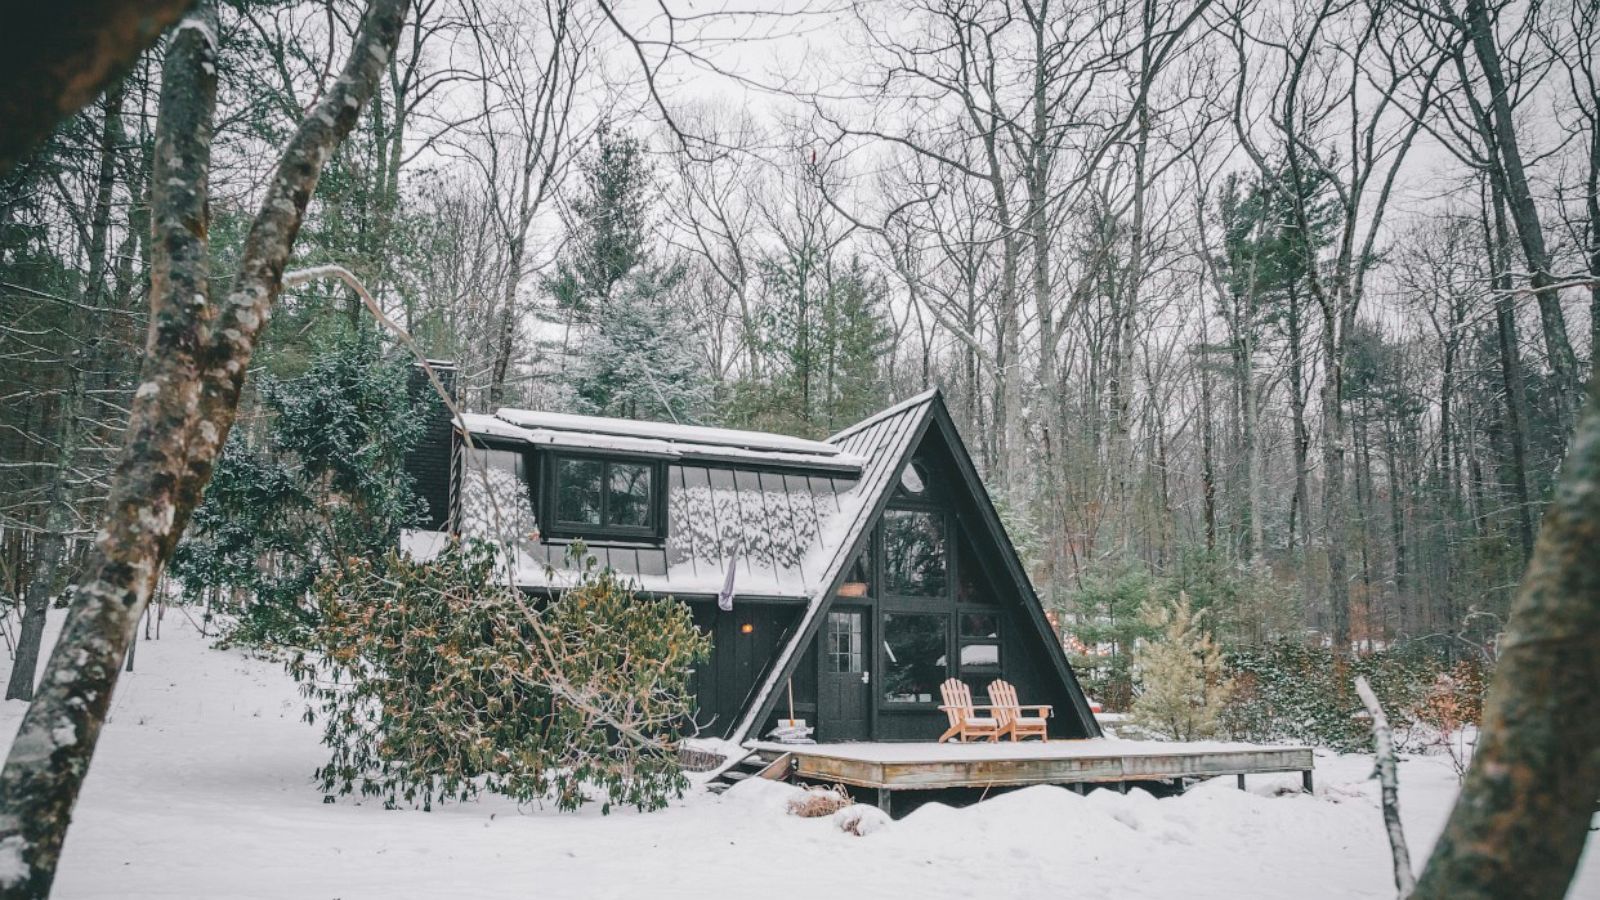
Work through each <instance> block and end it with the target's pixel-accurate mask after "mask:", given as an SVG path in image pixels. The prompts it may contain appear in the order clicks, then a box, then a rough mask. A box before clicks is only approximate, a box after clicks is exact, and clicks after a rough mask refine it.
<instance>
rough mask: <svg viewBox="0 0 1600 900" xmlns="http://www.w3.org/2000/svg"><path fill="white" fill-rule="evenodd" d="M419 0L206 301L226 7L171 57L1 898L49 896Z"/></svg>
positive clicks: (384, 37) (3, 787)
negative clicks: (140, 340) (111, 408)
mask: <svg viewBox="0 0 1600 900" xmlns="http://www.w3.org/2000/svg"><path fill="white" fill-rule="evenodd" d="M407 6H408V0H371V2H370V4H369V5H368V7H367V9H366V13H365V15H364V16H363V18H362V22H361V26H360V28H359V30H358V31H357V33H356V37H355V40H354V42H353V44H352V48H351V54H350V58H349V60H348V61H347V62H346V65H345V68H344V70H343V72H341V74H340V76H339V79H338V81H336V82H335V84H334V85H333V87H332V89H330V90H329V91H328V92H327V93H326V94H325V95H324V96H323V97H322V99H321V100H319V101H318V103H317V104H316V105H315V106H314V107H313V109H312V110H311V112H310V113H309V114H308V115H307V117H306V119H305V121H304V122H302V123H301V125H300V128H299V129H298V130H297V131H296V133H295V135H294V137H293V138H291V139H290V141H289V143H288V145H287V146H286V147H285V149H284V151H283V153H282V156H281V157H280V159H279V164H278V168H277V171H276V173H275V175H274V177H273V179H272V181H271V183H270V184H269V185H268V188H267V191H266V195H265V199H264V200H263V203H262V207H261V210H260V212H259V213H257V215H256V217H255V220H254V221H253V222H252V224H251V228H250V231H249V234H248V236H247V237H246V239H245V245H244V253H243V256H242V259H241V263H240V270H239V273H238V275H237V276H236V278H235V279H234V288H233V290H232V292H231V293H230V294H229V295H228V297H227V299H226V301H225V302H223V303H221V304H217V303H213V302H210V299H209V287H208V280H207V279H208V274H207V269H206V253H207V224H208V223H207V211H206V203H207V194H208V191H207V182H208V175H209V168H210V156H209V147H210V137H211V128H212V124H211V123H212V114H213V111H214V108H215V92H216V83H215V77H216V76H215V73H216V28H215V17H214V15H211V14H208V13H207V14H201V15H198V16H195V17H191V18H190V19H187V20H185V22H184V24H183V25H182V26H180V28H179V30H178V34H177V36H176V37H175V38H174V40H173V42H172V47H171V49H170V51H169V53H168V57H167V65H166V71H165V76H164V79H163V85H162V93H161V112H160V119H159V122H158V125H157V141H156V151H155V169H154V173H153V177H152V179H151V185H152V192H153V193H152V198H151V206H152V218H153V225H152V231H153V235H152V237H153V240H152V242H151V246H152V271H151V321H150V331H149V334H148V336H147V338H146V344H145V350H146V352H145V359H144V363H143V366H142V368H141V372H140V379H139V387H138V389H137V390H136V391H135V393H134V401H133V407H132V410H131V414H130V419H129V423H128V428H127V433H126V437H125V439H124V443H123V450H122V457H121V460H120V461H119V462H118V464H117V469H116V472H115V474H114V475H113V478H112V484H111V495H110V500H109V503H108V506H107V513H106V520H105V524H104V526H103V527H102V529H101V531H100V533H99V535H98V537H97V539H96V542H95V544H96V546H95V551H94V554H93V555H92V556H91V558H90V560H89V563H88V565H87V566H86V568H85V572H86V575H85V578H84V580H83V581H82V583H80V584H79V586H78V589H77V592H76V601H75V604H74V606H73V609H72V612H71V614H70V615H69V616H68V617H67V622H66V626H65V628H64V629H63V631H62V634H61V638H60V639H59V640H58V641H57V643H56V648H55V652H54V653H53V654H51V657H50V662H49V665H48V666H47V667H46V669H45V673H44V677H43V679H42V684H41V688H40V692H39V694H38V696H37V697H36V698H35V699H34V701H33V704H32V705H31V706H30V707H29V708H28V712H27V715H26V716H25V717H24V718H23V720H22V726H21V728H20V729H19V731H18V732H17V737H16V740H15V741H14V742H13V744H12V746H11V754H10V756H9V757H8V758H7V760H6V765H5V769H4V771H3V772H0V900H11V898H23V897H43V896H46V895H48V894H49V891H50V886H51V884H52V882H53V880H54V878H55V870H56V863H57V861H58V859H59V857H60V852H61V846H62V843H63V842H64V841H65V839H66V832H67V827H68V825H69V824H70V822H71V817H72V809H73V806H74V804H75V803H76V802H77V798H78V792H79V790H80V789H81V788H82V786H83V779H84V776H85V775H86V774H87V773H88V769H89V763H90V761H91V760H92V758H93V755H94V749H95V745H96V744H97V742H98V740H99V737H100V729H101V727H102V725H103V724H104V722H105V716H106V711H107V710H108V708H109V707H110V703H111V694H112V690H113V689H114V688H115V686H116V682H117V676H118V670H119V667H120V663H121V662H122V660H123V657H124V656H125V655H126V653H127V650H128V646H129V644H130V643H131V642H132V640H133V636H134V632H135V630H136V629H137V627H138V623H139V618H140V616H141V615H142V614H143V613H144V609H145V606H146V604H147V603H148V601H149V599H150V595H151V593H152V592H153V591H154V590H155V586H156V582H157V579H158V577H159V576H160V573H161V570H162V567H163V566H164V565H165V564H166V562H167V560H168V558H169V557H170V556H171V555H172V551H173V549H174V548H175V547H176V546H177V543H178V538H179V537H180V536H181V535H182V534H183V529H184V526H185V525H186V524H188V521H189V516H190V514H191V513H192V512H193V511H194V508H195V506H196V505H198V503H199V502H200V497H201V495H202V493H203V491H204V490H205V486H206V483H207V482H208V481H209V480H210V478H211V473H212V469H213V467H214V465H215V463H216V459H217V456H218V453H219V452H220V450H221V448H222V445H223V442H224V441H226V440H227V437H228V432H229V430H230V429H231V428H232V426H233V421H234V417H235V415H236V413H237V409H238V401H239V392H240V390H241V389H242V387H243V384H244V376H245V371H246V369H247V368H248V366H249V363H250V358H251V355H252V353H253V351H254V348H255V341H256V339H257V337H258V336H259V334H260V332H261V330H262V328H264V327H265V326H266V322H267V317H268V315H269V314H270V313H271V309H272V304H273V302H274V301H275V300H276V298H277V296H278V293H279V290H280V288H281V286H282V276H283V270H284V265H285V263H286V262H287V260H288V258H289V254H290V251H291V250H292V249H293V246H294V239H295V236H296V234H297V233H298V231H299V229H300V223H301V219H302V217H303V215H304V213H305V208H306V204H307V203H308V202H309V201H310V199H311V194H312V192H313V191H314V190H315V188H316V184H317V178H318V176H319V175H320V174H321V172H322V166H323V163H325V162H326V161H327V159H328V157H329V156H331V155H332V154H333V152H334V150H335V149H336V148H337V147H338V146H339V144H340V143H341V142H342V141H343V140H344V139H345V137H346V136H347V135H348V134H349V133H350V130H351V129H352V128H353V127H354V126H355V124H356V120H357V117H358V116H359V115H360V112H361V109H362V107H363V106H364V105H365V104H366V102H367V100H368V99H369V98H370V97H371V96H372V93H373V91H374V90H375V89H376V86H377V85H378V83H379V79H380V78H381V76H382V75H383V74H384V72H385V70H386V68H387V65H388V60H389V58H390V56H391V55H392V54H393V53H394V49H395V45H396V43H397V42H398V40H399V34H400V26H401V21H402V20H403V18H404V15H405V10H406V8H407Z"/></svg>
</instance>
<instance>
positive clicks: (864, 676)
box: [861, 672, 872, 684]
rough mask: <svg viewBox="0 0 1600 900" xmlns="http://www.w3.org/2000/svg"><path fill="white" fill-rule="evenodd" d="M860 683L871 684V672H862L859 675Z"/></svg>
mask: <svg viewBox="0 0 1600 900" xmlns="http://www.w3.org/2000/svg"><path fill="white" fill-rule="evenodd" d="M861 683H862V684H871V683H872V673H871V672H862V673H861Z"/></svg>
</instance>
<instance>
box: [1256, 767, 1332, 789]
mask: <svg viewBox="0 0 1600 900" xmlns="http://www.w3.org/2000/svg"><path fill="white" fill-rule="evenodd" d="M1239 777H1240V778H1241V779H1243V778H1244V776H1243V775H1240V776H1239ZM1300 786H1301V787H1302V788H1304V789H1305V792H1306V793H1308V794H1315V793H1316V790H1315V789H1314V788H1315V785H1314V784H1313V783H1312V780H1311V770H1310V769H1306V770H1305V771H1303V772H1301V773H1300Z"/></svg>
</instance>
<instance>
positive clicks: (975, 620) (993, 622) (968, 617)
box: [961, 612, 1000, 639]
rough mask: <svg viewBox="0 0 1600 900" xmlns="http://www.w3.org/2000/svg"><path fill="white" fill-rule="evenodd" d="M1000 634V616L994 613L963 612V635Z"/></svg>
mask: <svg viewBox="0 0 1600 900" xmlns="http://www.w3.org/2000/svg"><path fill="white" fill-rule="evenodd" d="M999 636H1000V617H999V616H997V615H995V614H994V613H972V612H969V613H962V614H961V637H962V639H966V638H997V637H999Z"/></svg>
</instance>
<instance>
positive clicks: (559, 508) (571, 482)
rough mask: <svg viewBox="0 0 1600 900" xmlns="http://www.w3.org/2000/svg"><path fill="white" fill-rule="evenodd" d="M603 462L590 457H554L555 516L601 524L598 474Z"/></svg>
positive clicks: (561, 519)
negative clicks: (555, 458) (556, 458)
mask: <svg viewBox="0 0 1600 900" xmlns="http://www.w3.org/2000/svg"><path fill="white" fill-rule="evenodd" d="M603 468H604V464H603V463H601V462H600V461H599V460H592V459H558V460H556V520H557V521H560V522H567V523H573V524H579V525H599V524H600V477H601V470H602V469H603Z"/></svg>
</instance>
